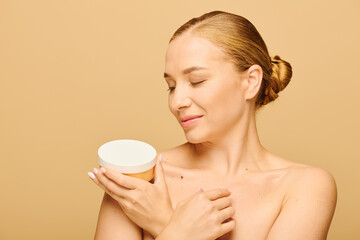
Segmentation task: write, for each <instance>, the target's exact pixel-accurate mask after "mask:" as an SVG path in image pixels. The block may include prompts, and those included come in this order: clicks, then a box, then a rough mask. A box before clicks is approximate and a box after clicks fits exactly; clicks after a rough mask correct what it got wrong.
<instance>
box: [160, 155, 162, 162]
mask: <svg viewBox="0 0 360 240" xmlns="http://www.w3.org/2000/svg"><path fill="white" fill-rule="evenodd" d="M161 161H162V154H160V162H161Z"/></svg>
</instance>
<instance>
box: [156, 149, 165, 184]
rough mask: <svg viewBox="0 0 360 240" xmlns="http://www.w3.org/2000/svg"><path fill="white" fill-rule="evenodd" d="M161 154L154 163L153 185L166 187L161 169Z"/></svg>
mask: <svg viewBox="0 0 360 240" xmlns="http://www.w3.org/2000/svg"><path fill="white" fill-rule="evenodd" d="M161 160H162V154H160V156H159V157H158V158H157V162H156V166H155V182H154V183H155V184H156V185H161V186H166V182H165V174H164V169H163V167H162V163H161Z"/></svg>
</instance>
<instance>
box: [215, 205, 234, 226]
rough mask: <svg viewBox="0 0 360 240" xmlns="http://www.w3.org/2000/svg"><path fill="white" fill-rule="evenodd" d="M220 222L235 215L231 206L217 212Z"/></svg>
mask: <svg viewBox="0 0 360 240" xmlns="http://www.w3.org/2000/svg"><path fill="white" fill-rule="evenodd" d="M219 214H220V215H219V220H220V222H224V221H225V220H226V219H228V218H232V217H233V216H234V215H235V209H234V208H233V207H227V208H224V209H223V210H221V211H220V212H219Z"/></svg>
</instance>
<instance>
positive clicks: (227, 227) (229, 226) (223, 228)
mask: <svg viewBox="0 0 360 240" xmlns="http://www.w3.org/2000/svg"><path fill="white" fill-rule="evenodd" d="M234 228H235V220H234V219H230V220H229V221H227V222H225V223H223V224H221V225H220V229H219V234H218V235H217V236H216V238H218V237H220V236H222V235H224V234H226V233H228V232H230V231H232V230H234Z"/></svg>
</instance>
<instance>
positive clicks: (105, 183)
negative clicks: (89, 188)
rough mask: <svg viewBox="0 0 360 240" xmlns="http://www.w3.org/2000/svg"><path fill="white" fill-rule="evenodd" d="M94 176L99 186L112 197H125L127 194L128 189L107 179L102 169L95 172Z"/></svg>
mask: <svg viewBox="0 0 360 240" xmlns="http://www.w3.org/2000/svg"><path fill="white" fill-rule="evenodd" d="M96 178H97V179H98V181H99V184H98V185H99V186H100V187H101V188H102V189H103V190H104V191H105V192H106V193H108V194H109V195H111V197H113V198H114V196H115V195H116V196H118V197H122V198H125V197H126V196H127V195H128V191H129V189H127V188H124V187H122V186H120V185H118V184H117V183H115V182H114V181H112V180H111V179H109V178H108V177H107V176H106V175H105V174H104V173H103V172H102V171H99V172H98V173H97V174H96Z"/></svg>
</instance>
